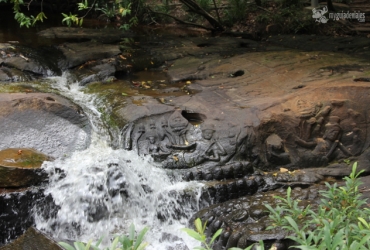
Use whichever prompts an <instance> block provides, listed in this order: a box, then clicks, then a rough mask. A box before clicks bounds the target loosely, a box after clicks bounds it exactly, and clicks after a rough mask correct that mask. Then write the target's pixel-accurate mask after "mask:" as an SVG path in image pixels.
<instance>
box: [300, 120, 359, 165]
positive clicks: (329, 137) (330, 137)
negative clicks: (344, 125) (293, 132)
mask: <svg viewBox="0 0 370 250" xmlns="http://www.w3.org/2000/svg"><path fill="white" fill-rule="evenodd" d="M339 121H340V119H339V117H337V116H330V117H329V122H328V123H327V124H326V125H325V133H324V135H323V137H322V138H316V139H315V140H314V141H310V142H307V141H304V140H302V139H300V138H296V140H295V142H296V143H297V144H298V145H300V146H302V147H306V148H311V147H313V148H314V149H313V150H312V151H311V152H310V153H308V154H307V155H305V156H304V157H303V158H304V159H306V158H307V157H308V158H310V159H311V160H312V162H315V163H318V164H320V163H321V165H322V164H324V163H327V162H328V160H329V159H330V158H332V157H333V155H334V154H335V156H336V155H338V153H340V152H342V153H344V154H345V155H347V156H351V155H352V154H351V152H349V151H348V149H347V148H346V147H345V146H344V145H343V144H342V143H341V142H340V141H339V138H340V133H341V131H342V129H341V127H340V125H339ZM307 160H308V159H307Z"/></svg>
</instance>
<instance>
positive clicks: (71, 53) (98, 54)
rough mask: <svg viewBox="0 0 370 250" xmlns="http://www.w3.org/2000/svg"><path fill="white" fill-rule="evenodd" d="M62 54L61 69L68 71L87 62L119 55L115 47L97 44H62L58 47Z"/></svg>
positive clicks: (119, 52)
mask: <svg viewBox="0 0 370 250" xmlns="http://www.w3.org/2000/svg"><path fill="white" fill-rule="evenodd" d="M58 49H59V50H60V51H61V52H62V53H63V56H64V58H65V59H64V61H63V63H62V64H63V65H61V67H62V69H70V68H73V67H76V66H79V65H82V64H84V63H86V62H89V61H95V60H101V59H105V58H111V57H114V56H116V55H119V54H121V51H120V50H119V48H118V46H117V45H108V44H106V45H102V44H101V43H97V42H82V43H64V44H62V45H59V46H58Z"/></svg>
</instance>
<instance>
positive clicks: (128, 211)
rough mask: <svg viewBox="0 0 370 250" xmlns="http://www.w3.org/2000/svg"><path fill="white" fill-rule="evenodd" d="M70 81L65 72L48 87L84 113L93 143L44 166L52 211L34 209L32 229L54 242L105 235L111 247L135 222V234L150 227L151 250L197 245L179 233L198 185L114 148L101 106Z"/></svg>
mask: <svg viewBox="0 0 370 250" xmlns="http://www.w3.org/2000/svg"><path fill="white" fill-rule="evenodd" d="M69 79H70V78H69V76H68V73H65V74H63V75H62V76H61V77H53V78H51V81H52V87H53V88H55V89H57V90H58V92H59V93H60V94H62V95H63V96H65V97H67V98H69V99H71V100H72V101H74V102H75V103H76V104H78V105H79V106H81V107H82V109H83V110H84V112H85V113H86V114H87V115H88V117H89V119H90V121H91V123H92V127H93V134H92V143H91V145H90V146H89V147H88V148H87V149H85V150H82V151H75V152H74V153H73V154H71V155H65V156H64V157H61V158H59V159H56V160H54V161H52V162H45V163H44V164H43V168H44V169H45V171H46V172H47V173H49V176H50V181H49V184H48V186H47V187H46V188H45V195H46V196H48V195H50V196H51V197H52V198H53V201H54V203H55V207H54V209H53V208H49V209H45V207H43V205H40V207H36V208H35V221H36V227H37V228H38V229H40V230H42V231H44V232H46V233H47V234H49V235H51V236H52V237H53V238H55V239H58V240H70V241H84V242H87V241H89V240H98V239H99V238H101V237H103V239H104V240H103V243H104V244H105V245H109V242H110V240H111V239H112V237H114V236H116V235H121V234H125V233H126V232H127V229H128V227H129V226H130V225H131V223H133V224H134V225H135V227H136V228H137V229H138V230H141V229H142V228H143V227H144V226H148V227H149V232H148V233H147V237H146V242H148V243H149V246H148V247H147V249H149V250H151V249H152V250H158V249H167V246H171V247H174V246H176V244H183V245H184V244H185V245H186V246H187V247H189V248H190V249H191V248H192V247H194V246H196V242H194V241H193V240H192V239H190V238H189V237H188V236H187V235H186V234H185V233H184V232H182V231H181V230H180V229H181V228H184V227H186V226H187V223H188V219H189V218H190V216H192V214H193V213H194V212H195V211H196V210H198V209H199V197H200V194H201V189H202V184H201V183H198V182H183V181H181V178H179V177H176V176H173V175H171V177H170V176H169V175H168V174H167V173H166V171H165V170H164V169H162V168H161V167H160V166H158V165H156V164H155V163H154V162H153V161H152V159H151V157H149V156H147V157H142V156H138V155H137V153H136V152H134V151H125V150H123V149H114V148H112V147H111V146H110V144H111V137H110V136H109V132H108V128H106V127H105V126H104V123H103V122H102V121H101V119H100V116H101V113H100V112H99V108H100V107H99V105H103V104H102V103H99V100H98V98H97V97H96V96H95V95H91V94H85V93H84V92H83V88H84V87H81V86H79V85H78V83H77V82H73V81H71V80H69ZM45 211H46V212H45ZM182 247H184V246H182ZM181 249H186V247H185V248H181Z"/></svg>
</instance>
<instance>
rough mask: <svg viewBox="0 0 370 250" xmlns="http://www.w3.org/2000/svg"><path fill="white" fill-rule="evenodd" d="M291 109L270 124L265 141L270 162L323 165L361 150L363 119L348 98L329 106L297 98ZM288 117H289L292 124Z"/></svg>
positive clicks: (287, 164) (331, 103)
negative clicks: (288, 113) (290, 111)
mask: <svg viewBox="0 0 370 250" xmlns="http://www.w3.org/2000/svg"><path fill="white" fill-rule="evenodd" d="M289 110H290V109H289ZM291 110H293V112H292V113H291V115H284V116H281V117H280V118H276V119H275V121H274V122H273V123H274V124H275V125H269V126H270V127H271V126H272V127H273V128H272V129H271V128H270V129H269V130H271V132H270V133H269V134H267V135H266V139H265V142H264V144H265V148H264V152H265V160H266V162H267V163H268V164H272V165H286V166H288V167H293V168H299V167H315V166H324V165H327V164H328V163H329V162H331V161H333V160H340V159H345V158H348V157H352V156H357V155H359V154H360V153H361V152H362V148H363V145H364V142H363V140H362V138H364V135H365V133H366V126H365V122H364V118H363V116H362V115H361V114H360V113H359V112H357V111H355V110H354V109H352V108H351V107H350V102H349V101H348V100H331V101H330V102H329V103H328V104H327V105H323V104H322V103H317V104H314V103H312V102H309V101H305V100H298V101H297V102H296V103H295V107H292V109H291ZM286 120H290V126H287V124H289V122H287V121H286ZM280 123H282V124H284V125H282V124H280ZM294 124H296V125H294ZM358 124H361V125H360V126H359V125H358ZM292 126H293V127H292Z"/></svg>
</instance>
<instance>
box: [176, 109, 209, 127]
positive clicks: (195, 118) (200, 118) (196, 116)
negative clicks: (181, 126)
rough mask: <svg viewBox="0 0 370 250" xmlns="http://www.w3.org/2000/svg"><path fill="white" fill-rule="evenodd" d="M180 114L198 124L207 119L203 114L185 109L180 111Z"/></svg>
mask: <svg viewBox="0 0 370 250" xmlns="http://www.w3.org/2000/svg"><path fill="white" fill-rule="evenodd" d="M181 115H182V116H183V117H184V118H185V119H186V120H188V121H189V122H190V123H191V124H193V125H199V124H201V123H203V122H204V121H205V120H206V119H207V117H206V116H205V115H203V114H200V113H194V112H189V111H187V110H183V111H181Z"/></svg>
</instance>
